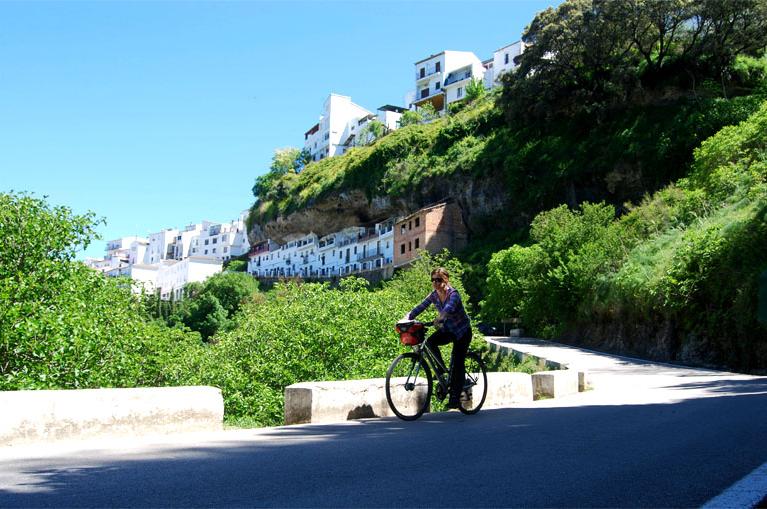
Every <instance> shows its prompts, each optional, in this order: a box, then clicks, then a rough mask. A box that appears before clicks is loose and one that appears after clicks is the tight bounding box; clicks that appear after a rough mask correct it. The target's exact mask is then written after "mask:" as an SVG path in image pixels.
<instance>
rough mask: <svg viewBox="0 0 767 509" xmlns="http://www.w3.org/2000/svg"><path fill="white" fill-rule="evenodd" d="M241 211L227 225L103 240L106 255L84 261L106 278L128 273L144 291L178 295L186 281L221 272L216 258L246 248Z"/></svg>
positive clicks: (207, 223) (208, 224)
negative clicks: (102, 257)
mask: <svg viewBox="0 0 767 509" xmlns="http://www.w3.org/2000/svg"><path fill="white" fill-rule="evenodd" d="M246 214H247V211H244V212H243V213H241V214H240V217H239V219H236V220H233V221H231V222H229V223H213V222H211V221H203V222H202V223H198V224H190V225H189V226H187V227H186V228H185V229H184V230H181V231H179V230H177V229H175V228H168V229H165V230H162V231H160V232H157V233H153V234H151V235H149V237H148V239H145V238H141V237H123V238H120V239H115V240H111V241H109V242H108V243H107V247H106V252H107V257H106V258H105V259H103V260H94V259H88V260H86V261H85V263H86V264H87V265H88V266H89V267H92V268H94V269H96V270H99V271H101V272H102V273H103V274H105V275H107V276H114V277H116V276H129V277H131V278H132V279H134V280H136V281H139V282H140V283H141V285H142V286H144V287H145V288H146V289H147V291H151V292H154V291H155V289H160V290H161V294H162V297H163V298H165V299H167V298H170V296H171V295H173V296H174V297H176V298H181V296H182V289H183V287H184V285H185V284H186V283H187V282H189V281H203V280H204V279H205V278H207V277H209V276H210V275H211V274H215V273H216V272H220V271H221V266H222V262H223V261H226V260H229V259H230V258H232V257H236V256H240V255H243V254H246V253H247V252H248V250H249V248H250V244H249V242H248V235H247V231H246V227H245V216H246Z"/></svg>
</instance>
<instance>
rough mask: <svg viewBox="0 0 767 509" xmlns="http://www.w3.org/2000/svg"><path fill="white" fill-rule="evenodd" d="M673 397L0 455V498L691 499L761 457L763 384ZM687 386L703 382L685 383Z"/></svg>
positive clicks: (244, 502)
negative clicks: (113, 448)
mask: <svg viewBox="0 0 767 509" xmlns="http://www.w3.org/2000/svg"><path fill="white" fill-rule="evenodd" d="M717 383H718V382H712V384H711V385H712V386H711V387H707V388H709V389H712V390H719V389H721V390H723V391H724V390H726V391H727V393H728V394H732V393H733V392H735V393H737V394H739V395H736V396H732V395H730V396H720V397H708V398H700V399H691V400H685V401H682V402H679V403H674V404H649V405H622V406H581V407H562V408H507V409H497V410H483V411H482V412H480V413H479V414H477V415H475V416H464V415H462V414H460V413H456V412H450V413H441V414H430V415H426V416H424V418H422V419H420V420H418V421H414V422H403V421H399V420H396V419H394V418H391V419H375V420H368V421H361V422H360V423H355V424H340V425H312V426H291V427H282V428H274V429H270V430H258V431H256V430H254V432H253V438H252V440H238V441H232V440H222V441H220V442H217V443H210V442H208V443H205V444H204V445H199V446H197V447H175V448H160V449H156V450H152V452H150V453H142V454H140V455H137V454H135V453H130V452H127V453H126V452H124V451H123V452H119V451H118V452H109V451H101V452H92V451H91V452H87V453H83V454H82V455H78V456H77V457H52V458H47V459H25V460H21V461H14V462H8V461H0V507H19V506H25V507H63V506H65V507H94V506H99V507H103V506H120V507H125V506H130V507H150V506H151V507H169V506H174V507H181V506H183V507H189V506H195V507H200V506H208V507H209V506H227V507H232V506H280V507H288V506H289V507H307V506H311V507H320V506H321V507H329V506H333V507H351V506H354V507H360V506H365V507H368V506H376V507H393V506H408V507H412V506H444V507H458V506H462V507H465V506H471V507H478V506H483V507H491V506H506V507H507V506H515V507H522V506H523V507H595V506H599V507H605V506H609V507H668V506H674V507H691V506H696V507H697V506H700V505H701V504H702V503H703V502H705V501H706V500H708V499H710V498H712V497H714V496H716V495H717V494H718V493H719V492H721V491H722V490H723V489H725V488H726V487H728V486H729V485H731V484H732V483H734V482H735V481H737V480H738V479H740V478H741V477H742V476H744V475H745V474H747V473H748V472H750V471H751V470H753V469H754V468H756V467H757V466H759V465H760V464H761V463H762V462H763V461H764V459H765V458H767V441H765V440H764V436H765V433H767V398H765V397H763V396H761V395H757V394H755V393H761V392H762V391H763V390H764V389H765V388H766V387H767V382H763V381H758V382H756V383H755V382H753V381H744V382H743V383H741V382H733V381H728V382H727V383H726V384H722V386H721V387H717V386H716V384H717ZM692 385H694V386H695V387H698V386H700V385H705V382H703V383H702V384H698V383H696V384H692Z"/></svg>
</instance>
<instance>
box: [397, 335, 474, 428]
mask: <svg viewBox="0 0 767 509" xmlns="http://www.w3.org/2000/svg"><path fill="white" fill-rule="evenodd" d="M433 325H434V322H418V321H415V320H411V321H407V322H399V323H398V324H397V327H396V329H397V332H398V333H399V335H400V341H401V342H402V344H403V345H406V346H410V347H412V349H413V351H412V352H406V353H403V354H401V355H399V356H398V357H397V358H396V359H394V361H393V362H392V363H391V366H389V369H388V370H387V371H386V401H388V402H389V407H390V408H391V409H392V411H393V412H394V413H395V414H396V415H397V417H399V418H400V419H403V420H406V421H413V420H415V419H418V418H419V417H421V415H423V413H424V412H425V411H426V410H427V408H428V407H429V404H430V402H431V396H432V390H433V387H432V381H433V377H432V371H434V372H435V373H436V374H437V378H436V384H435V385H436V390H435V391H434V392H436V394H435V396H436V397H437V400H439V401H442V400H444V399H445V397H446V396H447V395H448V391H449V388H448V381H449V380H450V375H451V374H452V372H453V363H452V359H451V361H450V368H449V369H446V368H445V365H444V364H443V363H442V362H440V360H439V358H437V357H436V356H435V354H434V352H433V351H432V350H431V348H430V347H429V346H428V345H427V344H426V343H425V342H424V340H425V337H426V328H427V327H431V326H433ZM464 365H465V367H466V380H465V382H464V386H463V390H462V391H461V397H460V400H459V405H458V409H459V410H460V411H461V412H462V413H464V414H468V415H471V414H476V413H477V412H479V409H480V408H482V405H483V404H484V403H485V398H486V397H487V368H486V367H485V363H484V362H483V361H482V359H481V358H480V356H479V354H477V353H476V352H468V353H467V354H466V361H465V363H464Z"/></svg>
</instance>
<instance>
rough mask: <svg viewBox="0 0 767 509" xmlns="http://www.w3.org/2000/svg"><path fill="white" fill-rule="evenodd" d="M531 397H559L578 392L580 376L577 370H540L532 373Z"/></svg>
mask: <svg viewBox="0 0 767 509" xmlns="http://www.w3.org/2000/svg"><path fill="white" fill-rule="evenodd" d="M532 379H533V398H534V399H542V398H561V397H562V396H568V395H570V394H577V393H578V385H579V384H578V382H579V380H580V376H579V374H578V372H577V371H573V370H571V369H565V370H561V371H540V372H538V373H533V375H532Z"/></svg>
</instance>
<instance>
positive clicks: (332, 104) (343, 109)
mask: <svg viewBox="0 0 767 509" xmlns="http://www.w3.org/2000/svg"><path fill="white" fill-rule="evenodd" d="M372 114H373V113H372V112H370V111H368V110H366V109H365V108H363V107H362V106H359V105H358V104H355V103H354V102H352V98H351V97H349V96H345V95H339V94H330V95H329V96H328V98H327V99H325V103H324V104H323V106H322V114H321V115H320V119H319V121H318V122H317V123H316V124H315V125H313V126H312V127H311V128H310V129H309V130H308V131H306V132H305V133H304V148H305V149H307V150H308V151H309V153H310V154H311V158H312V161H319V160H320V159H324V158H326V157H333V156H336V155H340V154H342V153H343V152H344V146H343V143H342V139H341V138H342V135H343V134H344V131H346V129H347V126H349V125H350V123H352V122H357V121H359V119H361V118H363V117H366V116H368V115H372ZM356 129H357V128H356V127H355V128H354V129H353V131H356Z"/></svg>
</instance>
